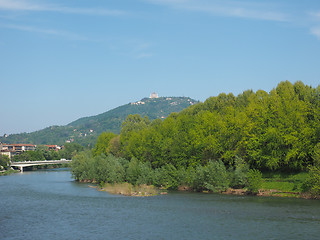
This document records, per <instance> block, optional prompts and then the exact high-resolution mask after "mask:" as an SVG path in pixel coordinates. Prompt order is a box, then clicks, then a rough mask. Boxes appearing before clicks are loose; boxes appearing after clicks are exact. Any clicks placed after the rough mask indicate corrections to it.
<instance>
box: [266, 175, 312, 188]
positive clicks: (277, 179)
mask: <svg viewBox="0 0 320 240" xmlns="http://www.w3.org/2000/svg"><path fill="white" fill-rule="evenodd" d="M307 176H308V173H306V172H301V173H285V172H266V173H263V180H262V185H261V188H262V189H265V190H271V189H277V190H279V191H282V192H302V191H303V189H302V185H303V183H304V182H305V180H306V178H307Z"/></svg>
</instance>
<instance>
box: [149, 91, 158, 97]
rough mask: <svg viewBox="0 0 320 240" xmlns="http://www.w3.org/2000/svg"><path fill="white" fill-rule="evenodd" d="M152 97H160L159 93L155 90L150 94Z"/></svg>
mask: <svg viewBox="0 0 320 240" xmlns="http://www.w3.org/2000/svg"><path fill="white" fill-rule="evenodd" d="M150 98H159V95H158V93H155V92H153V93H151V94H150Z"/></svg>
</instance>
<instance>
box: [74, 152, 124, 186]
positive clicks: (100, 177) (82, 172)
mask: <svg viewBox="0 0 320 240" xmlns="http://www.w3.org/2000/svg"><path fill="white" fill-rule="evenodd" d="M125 162H126V161H123V160H122V159H118V158H116V157H114V156H112V155H108V156H106V155H104V154H101V155H99V156H95V157H94V156H93V155H92V152H90V151H83V152H80V153H79V154H77V155H76V156H75V157H74V159H73V161H72V163H71V173H72V175H73V177H74V178H75V179H76V180H79V181H94V182H98V183H101V182H104V183H120V182H123V181H124V179H125V168H124V165H125V164H124V163H125Z"/></svg>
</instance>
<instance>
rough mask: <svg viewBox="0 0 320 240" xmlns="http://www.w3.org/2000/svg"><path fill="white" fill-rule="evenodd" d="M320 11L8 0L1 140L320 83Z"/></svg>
mask: <svg viewBox="0 0 320 240" xmlns="http://www.w3.org/2000/svg"><path fill="white" fill-rule="evenodd" d="M319 66H320V1H318V0H313V1H311V0H305V1H301V0H277V1H275V0H271V1H267V0H265V1H261V0H260V1H258V0H251V1H234V0H232V1H229V0H224V1H216V0H108V1H107V0H106V1H103V0H64V1H62V0H61V1H60V0H0V86H1V94H0V100H1V102H2V106H1V116H0V135H3V134H4V133H7V134H12V133H20V132H30V131H35V130H39V129H42V128H45V127H48V126H51V125H65V124H68V123H70V122H71V121H74V120H76V119H78V118H80V117H85V116H92V115H96V114H99V113H102V112H105V111H107V110H110V109H112V108H115V107H117V106H120V105H123V104H127V103H129V102H132V101H137V100H140V99H141V98H143V97H146V96H149V94H150V93H151V92H153V91H156V92H158V93H159V95H160V96H188V97H191V98H194V99H197V100H200V101H204V100H205V99H207V98H208V97H210V96H217V95H218V94H219V93H221V92H226V93H229V92H232V93H234V94H235V95H238V94H239V93H241V92H242V91H244V90H247V89H252V90H254V91H256V90H258V89H262V90H265V91H267V92H269V91H270V90H271V89H272V88H274V87H276V85H277V84H278V83H279V82H280V81H284V80H289V81H291V82H295V81H297V80H301V81H303V82H304V83H305V84H307V85H311V86H313V87H316V86H318V85H319V83H320V67H319Z"/></svg>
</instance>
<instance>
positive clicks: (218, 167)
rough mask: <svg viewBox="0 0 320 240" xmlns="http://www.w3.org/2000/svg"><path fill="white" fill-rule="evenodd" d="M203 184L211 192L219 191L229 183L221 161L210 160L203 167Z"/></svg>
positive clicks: (223, 189) (224, 188)
mask: <svg viewBox="0 0 320 240" xmlns="http://www.w3.org/2000/svg"><path fill="white" fill-rule="evenodd" d="M204 175H205V179H204V186H205V188H206V189H207V190H210V191H212V192H221V191H225V190H227V189H228V187H229V185H230V181H229V176H228V172H227V169H226V167H225V165H224V163H223V162H222V161H220V160H219V161H210V162H209V163H208V164H207V166H206V167H205V168H204Z"/></svg>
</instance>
